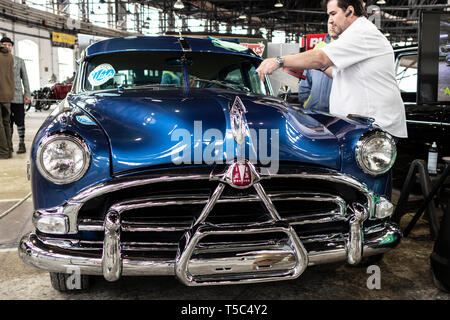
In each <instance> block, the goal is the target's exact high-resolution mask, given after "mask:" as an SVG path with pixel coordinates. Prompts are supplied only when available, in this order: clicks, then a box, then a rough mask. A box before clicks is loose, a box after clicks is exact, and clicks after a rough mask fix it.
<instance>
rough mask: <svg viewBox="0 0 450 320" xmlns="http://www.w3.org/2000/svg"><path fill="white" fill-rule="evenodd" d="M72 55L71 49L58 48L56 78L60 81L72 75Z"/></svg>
mask: <svg viewBox="0 0 450 320" xmlns="http://www.w3.org/2000/svg"><path fill="white" fill-rule="evenodd" d="M73 62H74V57H73V50H72V49H69V48H58V72H59V77H58V80H59V81H60V82H62V81H65V80H67V78H71V77H72V75H73V72H74V71H75V70H74V67H73Z"/></svg>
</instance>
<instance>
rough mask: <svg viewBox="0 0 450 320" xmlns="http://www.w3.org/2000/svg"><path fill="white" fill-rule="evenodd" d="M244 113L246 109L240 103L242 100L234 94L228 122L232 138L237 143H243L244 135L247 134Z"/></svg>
mask: <svg viewBox="0 0 450 320" xmlns="http://www.w3.org/2000/svg"><path fill="white" fill-rule="evenodd" d="M245 113H247V109H246V108H245V106H244V104H243V103H242V100H241V99H240V98H239V97H238V96H236V99H234V102H233V104H232V106H231V108H230V123H231V132H232V133H233V137H234V140H236V142H237V143H238V144H243V143H244V141H245V137H246V136H247V135H248V128H247V121H246V120H245V117H244V114H245Z"/></svg>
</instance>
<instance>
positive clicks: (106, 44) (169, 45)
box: [85, 36, 259, 58]
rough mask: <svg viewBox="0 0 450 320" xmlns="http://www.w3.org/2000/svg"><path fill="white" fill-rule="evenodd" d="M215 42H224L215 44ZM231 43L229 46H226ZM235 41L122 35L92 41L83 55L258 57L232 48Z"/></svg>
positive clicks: (250, 51)
mask: <svg viewBox="0 0 450 320" xmlns="http://www.w3.org/2000/svg"><path fill="white" fill-rule="evenodd" d="M217 43H220V44H225V45H224V46H223V45H217ZM227 43H228V44H231V45H230V46H227ZM233 45H236V43H233V42H229V41H222V40H219V39H215V38H194V37H183V38H180V37H175V36H158V37H152V36H144V37H137V36H133V37H124V38H112V39H107V40H103V41H99V42H96V43H93V44H92V45H90V46H89V47H87V48H86V51H85V56H86V57H92V56H96V55H99V54H105V53H113V52H133V51H171V52H183V51H184V52H214V53H227V54H237V55H242V56H248V57H253V58H259V56H258V55H257V54H256V53H254V52H253V50H251V49H247V50H245V51H240V50H239V51H238V50H233V49H232V48H230V47H232V46H233Z"/></svg>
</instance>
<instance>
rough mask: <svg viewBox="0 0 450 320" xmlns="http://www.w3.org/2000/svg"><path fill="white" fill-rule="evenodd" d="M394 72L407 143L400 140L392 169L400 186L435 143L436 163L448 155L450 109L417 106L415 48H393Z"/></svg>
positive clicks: (427, 105)
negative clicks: (404, 120) (399, 95)
mask: <svg viewBox="0 0 450 320" xmlns="http://www.w3.org/2000/svg"><path fill="white" fill-rule="evenodd" d="M394 52H395V57H396V64H395V71H396V77H397V83H398V85H399V88H400V91H401V94H402V98H403V101H404V104H405V110H406V121H407V126H408V139H400V140H399V142H398V144H397V148H398V158H397V162H396V164H395V166H394V183H395V185H396V186H401V185H402V184H403V181H404V178H405V176H406V174H407V172H408V169H409V166H410V164H411V162H412V161H413V160H414V159H423V160H427V158H428V150H429V149H430V147H431V145H432V144H433V142H436V143H437V146H438V152H439V159H438V163H442V157H443V156H444V157H445V156H449V155H450V141H449V139H448V137H449V134H450V112H449V108H450V107H449V106H446V105H431V104H418V103H417V97H416V96H417V76H418V48H417V46H410V47H403V48H395V49H394Z"/></svg>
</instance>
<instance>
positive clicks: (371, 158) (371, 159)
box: [356, 131, 397, 176]
mask: <svg viewBox="0 0 450 320" xmlns="http://www.w3.org/2000/svg"><path fill="white" fill-rule="evenodd" d="M396 158H397V147H396V145H395V141H394V139H393V138H392V137H391V136H390V135H389V134H387V133H385V132H382V131H371V132H368V133H367V134H364V135H363V136H362V137H361V138H360V139H359V141H358V143H357V144H356V160H357V162H358V165H359V167H360V168H361V169H362V171H364V172H365V173H367V174H370V175H372V176H377V175H380V174H383V173H385V172H387V171H389V170H390V169H391V168H392V166H393V165H394V162H395V159H396Z"/></svg>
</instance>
